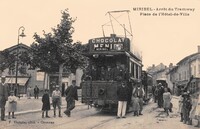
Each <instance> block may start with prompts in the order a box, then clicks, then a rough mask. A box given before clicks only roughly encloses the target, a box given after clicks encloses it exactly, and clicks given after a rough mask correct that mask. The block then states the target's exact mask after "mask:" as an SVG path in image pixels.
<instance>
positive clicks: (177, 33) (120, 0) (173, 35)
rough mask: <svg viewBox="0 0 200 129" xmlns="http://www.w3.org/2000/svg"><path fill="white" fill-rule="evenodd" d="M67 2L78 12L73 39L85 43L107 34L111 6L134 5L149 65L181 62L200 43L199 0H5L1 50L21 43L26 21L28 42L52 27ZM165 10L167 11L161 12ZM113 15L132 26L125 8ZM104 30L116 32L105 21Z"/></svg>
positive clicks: (136, 39)
mask: <svg viewBox="0 0 200 129" xmlns="http://www.w3.org/2000/svg"><path fill="white" fill-rule="evenodd" d="M67 8H68V9H69V13H70V15H71V17H73V18H77V19H76V21H75V23H74V24H73V26H74V28H75V32H74V34H73V40H74V42H76V41H81V42H82V43H87V42H88V40H89V39H91V38H96V37H102V36H103V32H102V25H104V24H105V23H107V22H109V15H108V14H107V12H108V11H119V10H130V12H129V16H130V20H131V27H132V34H133V38H132V41H133V42H132V45H133V46H134V50H135V51H137V52H139V53H140V54H141V55H142V63H143V65H144V69H145V68H147V67H148V66H152V64H155V65H158V64H160V63H163V64H165V65H167V66H168V65H169V64H170V63H173V64H174V65H176V63H178V62H179V61H180V60H181V59H183V58H184V57H185V56H188V55H190V54H193V53H196V52H197V46H198V45H200V35H199V34H200V24H199V23H200V0H181V1H180V0H149V1H148V0H98V1H97V0H34V1H33V0H0V19H1V21H0V23H1V24H0V50H3V49H5V48H8V47H11V46H13V45H16V44H17V38H18V29H19V28H20V27H21V26H24V27H25V31H24V33H25V34H26V37H24V38H20V42H22V43H24V44H26V45H28V46H29V45H30V44H31V43H33V42H34V39H33V34H34V33H37V34H39V35H42V34H43V30H44V31H45V32H46V33H48V32H51V28H52V27H56V25H57V24H59V23H60V19H61V11H62V10H65V9H67ZM134 8H137V9H139V8H143V9H144V8H151V9H152V10H151V11H134ZM169 8H171V9H173V10H169ZM156 9H158V10H156ZM180 9H182V10H180ZM188 9H189V10H188ZM190 9H191V10H190ZM192 9H194V10H192ZM147 13H148V15H147ZM162 13H165V15H162V16H159V14H160V15H161V14H162ZM166 13H167V14H169V13H172V14H174V13H176V14H178V16H177V15H176V16H175V15H173V16H168V15H166ZM153 14H154V15H153ZM155 14H157V16H155ZM181 14H184V16H182V15H181ZM113 16H114V17H115V18H117V20H118V21H119V22H120V23H121V24H124V25H125V26H126V27H127V29H128V28H129V24H128V20H127V15H126V13H116V14H113ZM112 21H113V25H114V27H115V33H117V35H121V33H122V32H123V30H122V28H120V27H119V24H118V23H117V22H115V21H114V20H113V19H112ZM106 25H110V24H106ZM128 30H129V31H130V28H129V29H128ZM104 32H105V34H106V35H109V34H111V33H112V30H111V26H104Z"/></svg>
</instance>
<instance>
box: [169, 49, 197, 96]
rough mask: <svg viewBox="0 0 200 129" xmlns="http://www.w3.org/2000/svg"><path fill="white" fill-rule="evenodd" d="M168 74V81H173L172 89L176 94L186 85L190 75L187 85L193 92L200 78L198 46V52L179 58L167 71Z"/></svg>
mask: <svg viewBox="0 0 200 129" xmlns="http://www.w3.org/2000/svg"><path fill="white" fill-rule="evenodd" d="M167 75H168V76H170V81H171V82H172V83H173V86H174V91H175V93H176V94H177V95H179V94H180V92H181V89H183V88H184V87H186V86H187V84H188V82H189V80H190V78H191V76H193V78H194V79H193V80H192V81H191V84H190V86H189V90H190V91H191V92H194V91H195V89H198V87H199V85H198V84H199V83H198V81H199V79H200V47H199V46H198V52H197V53H194V54H191V55H189V56H186V57H185V58H183V59H182V60H180V61H179V62H178V63H177V65H176V67H174V68H173V69H172V70H170V71H169V72H168V73H167Z"/></svg>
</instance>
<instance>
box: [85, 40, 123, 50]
mask: <svg viewBox="0 0 200 129" xmlns="http://www.w3.org/2000/svg"><path fill="white" fill-rule="evenodd" d="M125 39H127V38H121V37H102V38H94V39H90V40H89V44H90V51H124V50H125V49H126V48H127V44H125V42H126V41H127V40H125Z"/></svg>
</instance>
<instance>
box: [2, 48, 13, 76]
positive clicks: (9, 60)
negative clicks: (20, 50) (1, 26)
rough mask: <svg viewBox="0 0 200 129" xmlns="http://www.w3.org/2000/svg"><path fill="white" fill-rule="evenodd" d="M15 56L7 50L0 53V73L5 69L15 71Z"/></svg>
mask: <svg viewBox="0 0 200 129" xmlns="http://www.w3.org/2000/svg"><path fill="white" fill-rule="evenodd" d="M15 58H16V57H15V55H14V54H11V53H10V52H9V51H8V50H4V51H1V52H0V73H2V72H3V71H4V70H5V69H7V68H9V69H15Z"/></svg>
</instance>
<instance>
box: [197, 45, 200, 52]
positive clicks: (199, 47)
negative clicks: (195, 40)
mask: <svg viewBox="0 0 200 129" xmlns="http://www.w3.org/2000/svg"><path fill="white" fill-rule="evenodd" d="M197 48H198V53H200V46H199V45H198V46H197Z"/></svg>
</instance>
